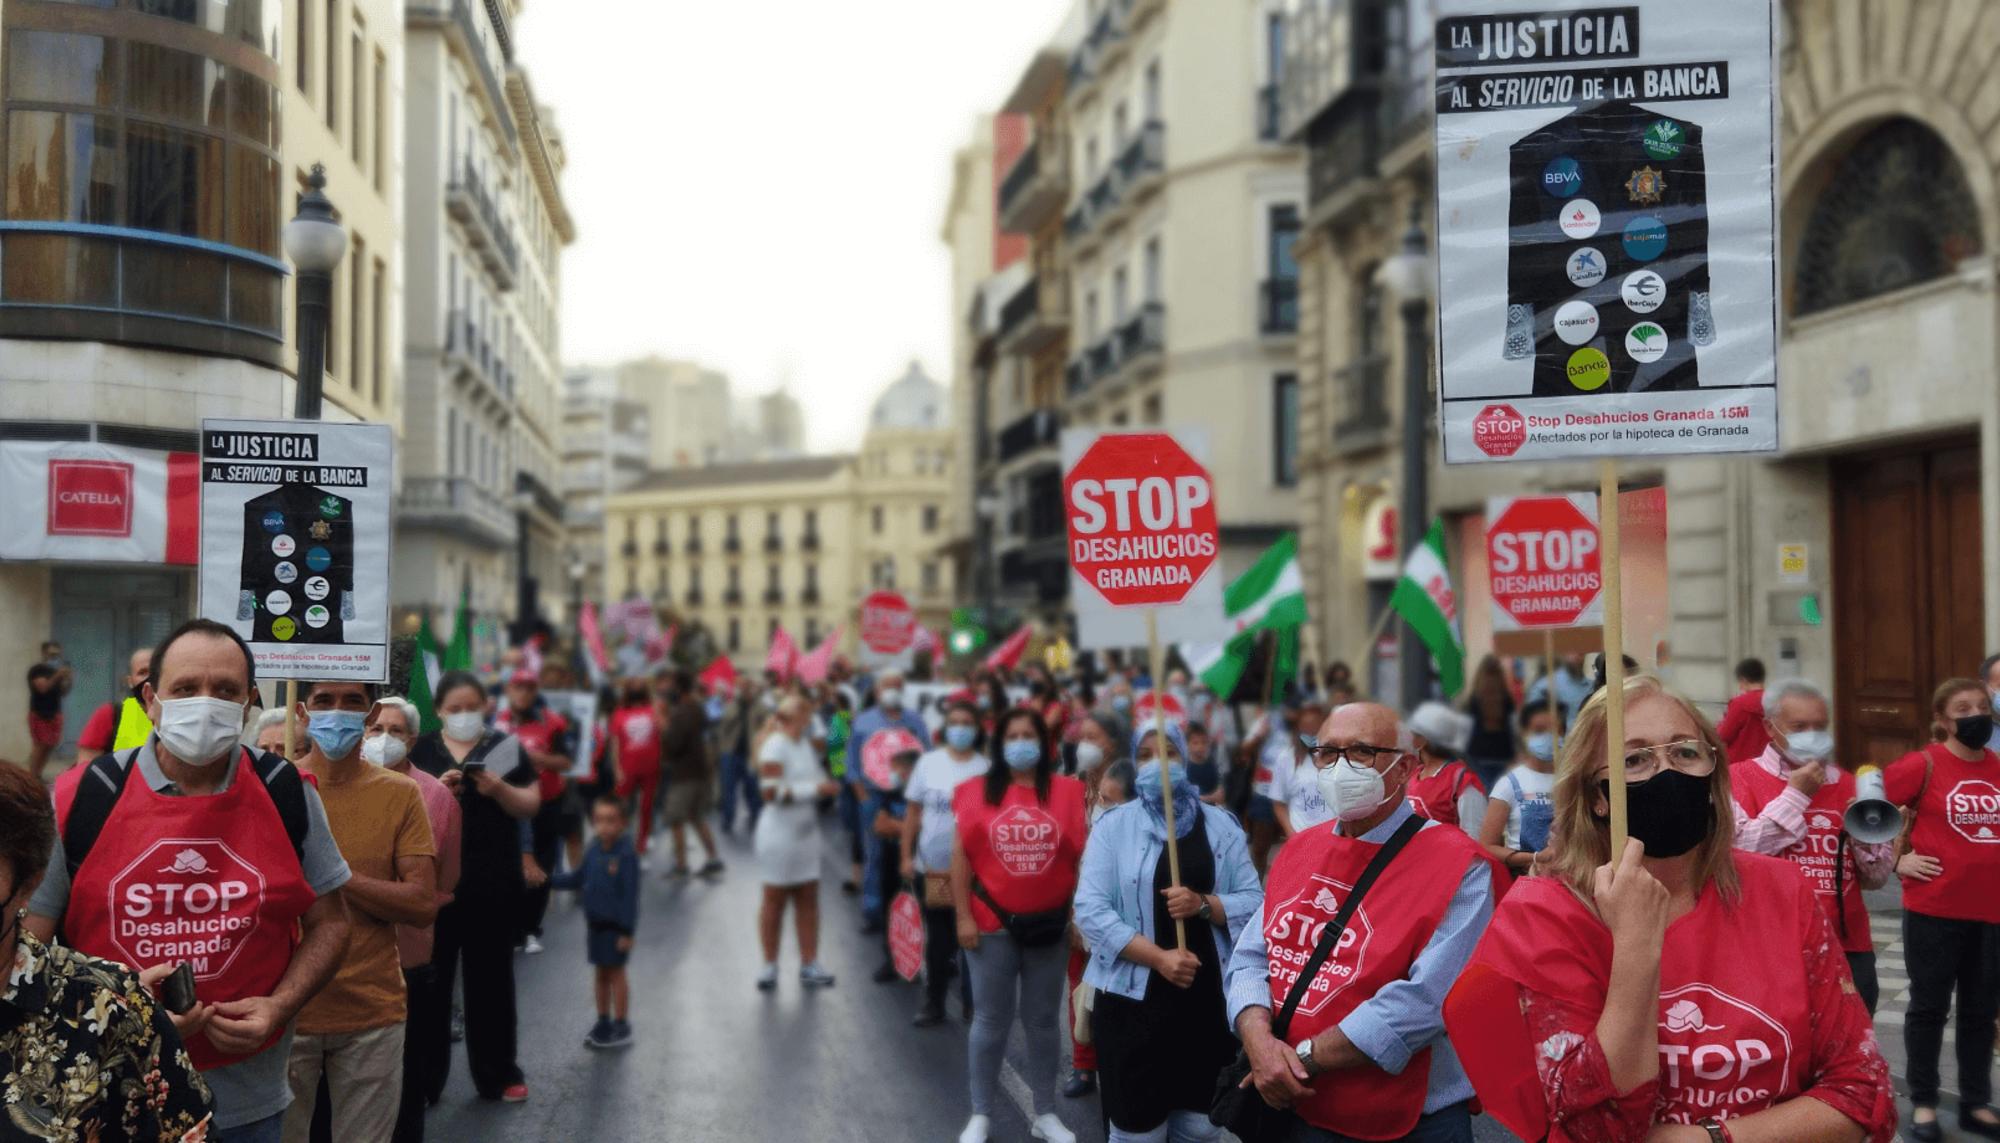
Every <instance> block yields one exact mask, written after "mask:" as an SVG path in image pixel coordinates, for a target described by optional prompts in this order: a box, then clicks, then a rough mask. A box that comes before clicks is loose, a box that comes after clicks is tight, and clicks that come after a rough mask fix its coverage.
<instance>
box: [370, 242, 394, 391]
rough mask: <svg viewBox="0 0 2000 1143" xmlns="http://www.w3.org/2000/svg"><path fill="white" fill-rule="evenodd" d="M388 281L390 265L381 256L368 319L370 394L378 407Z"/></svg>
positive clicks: (381, 388)
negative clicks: (370, 363)
mask: <svg viewBox="0 0 2000 1143" xmlns="http://www.w3.org/2000/svg"><path fill="white" fill-rule="evenodd" d="M388 282H389V267H388V266H387V265H385V264H384V263H383V261H382V259H380V258H377V259H375V282H374V289H373V291H372V296H371V298H370V301H371V303H372V306H373V308H372V310H371V311H370V313H369V319H368V334H369V339H370V342H369V358H370V360H371V362H372V368H370V370H369V373H368V376H369V379H370V380H371V381H372V382H373V387H372V388H371V389H370V390H369V394H368V395H369V397H370V398H371V399H372V400H373V401H374V402H375V406H376V407H377V408H383V407H384V406H383V403H382V396H383V393H382V390H383V384H382V371H383V362H384V349H383V346H384V343H383V337H384V333H383V327H384V326H385V325H387V324H388V322H387V318H386V317H385V315H384V312H383V304H384V303H383V301H382V298H383V297H384V296H385V295H386V294H387V293H388Z"/></svg>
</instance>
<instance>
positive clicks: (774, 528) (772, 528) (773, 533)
mask: <svg viewBox="0 0 2000 1143" xmlns="http://www.w3.org/2000/svg"><path fill="white" fill-rule="evenodd" d="M764 534H765V535H766V536H769V537H770V538H771V539H774V540H775V539H777V538H778V514H777V513H776V512H766V513H764Z"/></svg>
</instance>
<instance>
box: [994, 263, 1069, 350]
mask: <svg viewBox="0 0 2000 1143" xmlns="http://www.w3.org/2000/svg"><path fill="white" fill-rule="evenodd" d="M1068 330H1069V279H1068V278H1067V277H1062V276H1057V277H1054V278H1052V279H1051V280H1049V281H1048V282H1044V281H1043V279H1041V278H1039V277H1036V278H1030V279H1028V281H1027V282H1026V283H1025V284H1023V285H1022V286H1021V288H1020V289H1018V290H1015V291H1014V296H1013V297H1010V298H1008V299H1007V301H1006V304H1004V305H1002V306H1001V307H1000V335H999V348H1000V352H1002V353H1011V354H1015V355H1018V356H1022V357H1026V356H1029V355H1031V354H1034V353H1038V352H1040V351H1041V350H1042V349H1045V348H1047V346H1048V345H1049V344H1050V343H1051V342H1053V341H1055V340H1056V339H1057V338H1059V337H1061V336H1062V335H1063V334H1064V333H1066V332H1068Z"/></svg>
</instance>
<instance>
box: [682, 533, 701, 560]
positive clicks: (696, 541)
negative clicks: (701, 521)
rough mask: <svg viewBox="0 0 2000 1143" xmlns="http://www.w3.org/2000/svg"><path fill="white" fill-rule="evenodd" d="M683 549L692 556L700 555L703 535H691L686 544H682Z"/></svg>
mask: <svg viewBox="0 0 2000 1143" xmlns="http://www.w3.org/2000/svg"><path fill="white" fill-rule="evenodd" d="M681 551H683V552H686V553H687V554H688V555H691V556H698V555H700V554H701V537H700V536H689V537H688V538H687V543H685V544H682V545H681Z"/></svg>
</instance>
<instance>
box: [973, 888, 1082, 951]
mask: <svg viewBox="0 0 2000 1143" xmlns="http://www.w3.org/2000/svg"><path fill="white" fill-rule="evenodd" d="M972 895H973V896H975V897H977V898H979V899H980V900H981V901H984V902H985V903H986V907H987V908H989V909H991V910H993V915H994V916H996V917H998V918H1000V927H1001V928H1003V929H1005V930H1007V935H1008V936H1010V937H1013V938H1014V943H1015V944H1018V945H1020V946H1021V947H1022V948H1029V949H1036V948H1042V947H1044V946H1047V945H1052V944H1055V943H1056V942H1057V941H1059V940H1062V939H1063V934H1065V933H1067V932H1068V931H1069V910H1067V909H1053V910H1050V911H1049V912H1046V913H1009V912H1008V911H1007V910H1005V909H1002V908H1001V907H1000V906H999V905H997V904H995V903H994V901H993V898H992V896H991V895H989V894H988V893H987V892H986V886H984V885H981V884H980V883H979V879H978V878H976V877H975V878H973V881H972Z"/></svg>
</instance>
